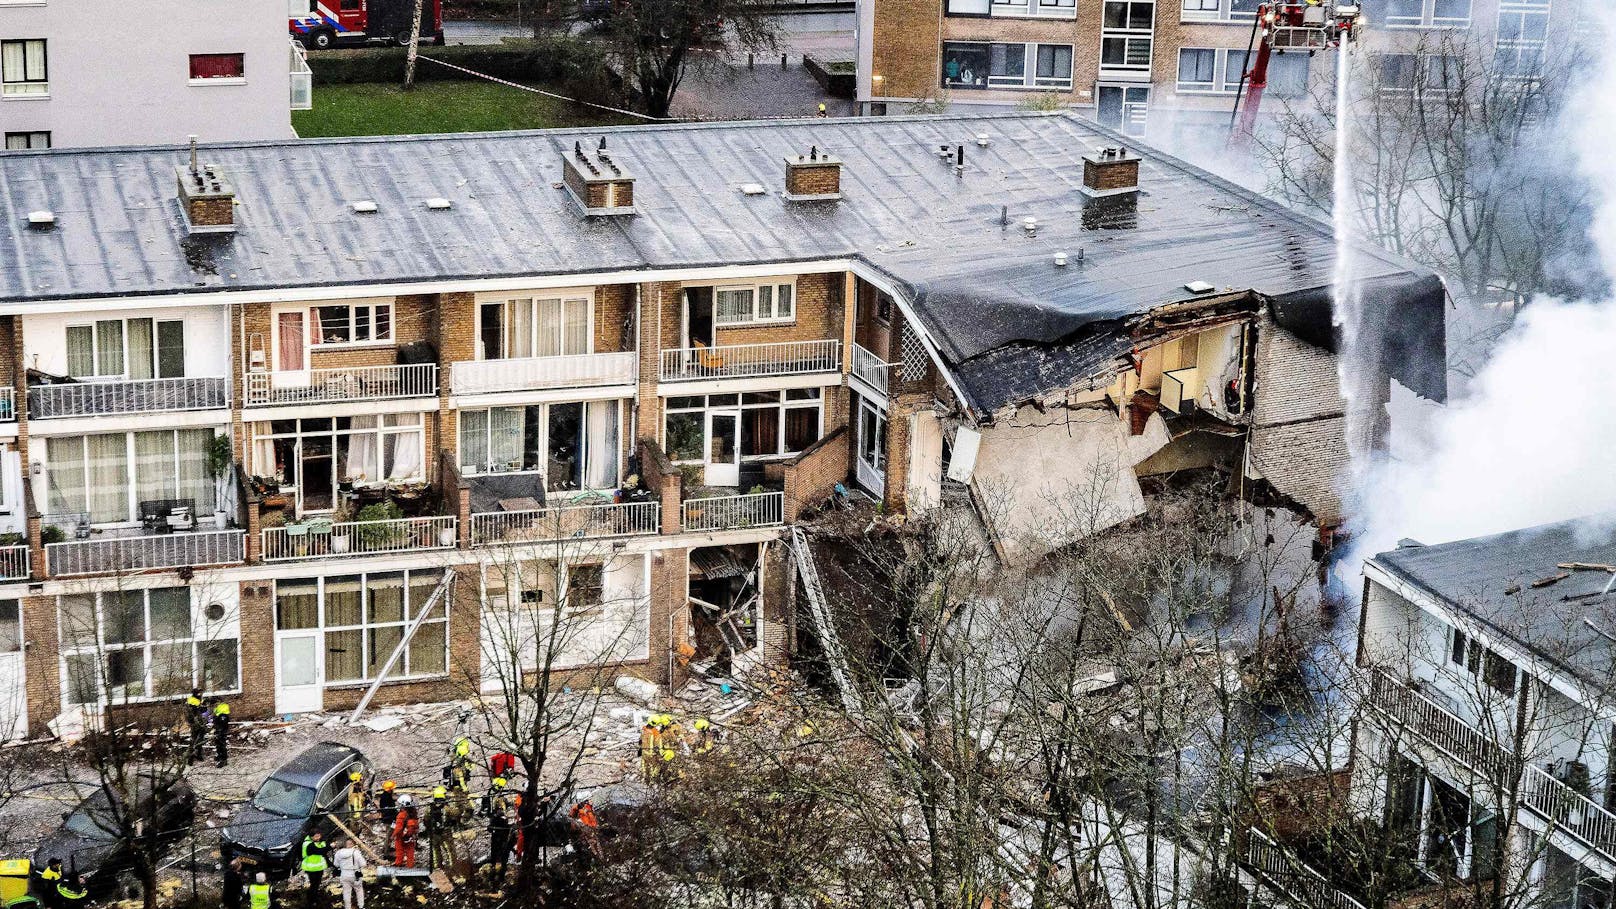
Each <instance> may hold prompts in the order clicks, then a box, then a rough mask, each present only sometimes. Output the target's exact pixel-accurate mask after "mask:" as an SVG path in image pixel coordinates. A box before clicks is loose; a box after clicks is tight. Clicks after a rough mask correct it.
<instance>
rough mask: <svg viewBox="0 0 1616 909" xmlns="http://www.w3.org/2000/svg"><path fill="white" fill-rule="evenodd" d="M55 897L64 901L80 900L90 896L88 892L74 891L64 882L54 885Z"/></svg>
mask: <svg viewBox="0 0 1616 909" xmlns="http://www.w3.org/2000/svg"><path fill="white" fill-rule="evenodd" d="M56 895H57V896H59V897H61V898H62V899H64V900H81V899H84V898H85V897H87V896H89V895H90V892H89V891H88V890H74V889H73V888H72V887H69V886H68V885H67V882H66V881H63V882H62V883H60V884H57V885H56Z"/></svg>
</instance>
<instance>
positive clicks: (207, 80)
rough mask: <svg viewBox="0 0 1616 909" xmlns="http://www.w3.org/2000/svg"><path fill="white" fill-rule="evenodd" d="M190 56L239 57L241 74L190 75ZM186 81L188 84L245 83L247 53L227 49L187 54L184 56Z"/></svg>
mask: <svg viewBox="0 0 1616 909" xmlns="http://www.w3.org/2000/svg"><path fill="white" fill-rule="evenodd" d="M192 57H240V58H241V75H239V76H192V75H191V58H192ZM185 74H186V76H187V79H186V82H187V84H190V85H246V84H247V55H246V53H244V52H241V51H227V52H225V53H222V54H210V53H200V54H187V55H186V57H185Z"/></svg>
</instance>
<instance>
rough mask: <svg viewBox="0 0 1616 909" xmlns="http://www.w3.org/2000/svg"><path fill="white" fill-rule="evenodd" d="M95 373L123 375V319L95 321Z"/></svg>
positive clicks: (99, 374)
mask: <svg viewBox="0 0 1616 909" xmlns="http://www.w3.org/2000/svg"><path fill="white" fill-rule="evenodd" d="M95 335H96V351H95V353H96V356H95V374H96V375H98V376H121V375H123V321H122V320H121V319H107V320H104V321H101V322H97V323H95Z"/></svg>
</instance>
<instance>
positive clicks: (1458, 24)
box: [1380, 0, 1476, 29]
mask: <svg viewBox="0 0 1616 909" xmlns="http://www.w3.org/2000/svg"><path fill="white" fill-rule="evenodd" d="M1436 5H1437V0H1421V2H1420V16H1419V19H1418V20H1414V19H1413V18H1412V17H1410V16H1396V17H1394V16H1392V15H1391V14H1390V12H1389V11H1383V12H1382V15H1381V18H1382V19H1383V20H1384V21H1382V22H1381V23H1380V27H1382V28H1405V29H1406V28H1449V29H1468V28H1469V27H1470V23H1471V22H1473V21H1474V20H1475V16H1476V4H1475V0H1470V8H1469V10H1468V11H1467V12H1466V13H1465V15H1464V18H1462V19H1461V18H1456V17H1451V16H1450V17H1447V18H1437V15H1436Z"/></svg>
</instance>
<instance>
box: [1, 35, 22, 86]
mask: <svg viewBox="0 0 1616 909" xmlns="http://www.w3.org/2000/svg"><path fill="white" fill-rule="evenodd" d="M26 44H27V42H25V41H7V42H6V43H5V44H3V45H0V54H3V56H0V73H4V74H5V79H6V81H7V82H21V81H22V80H23V78H24V77H25V74H26V73H27V72H28V66H27V61H26V60H25V58H24V57H23V54H24V51H23V48H24V46H26Z"/></svg>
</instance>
